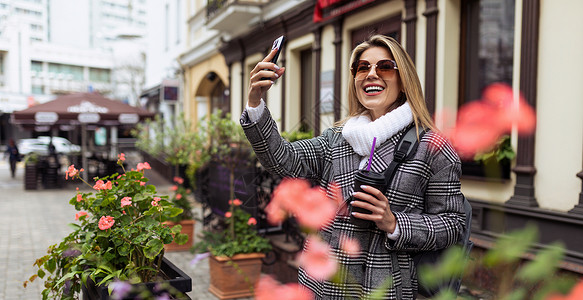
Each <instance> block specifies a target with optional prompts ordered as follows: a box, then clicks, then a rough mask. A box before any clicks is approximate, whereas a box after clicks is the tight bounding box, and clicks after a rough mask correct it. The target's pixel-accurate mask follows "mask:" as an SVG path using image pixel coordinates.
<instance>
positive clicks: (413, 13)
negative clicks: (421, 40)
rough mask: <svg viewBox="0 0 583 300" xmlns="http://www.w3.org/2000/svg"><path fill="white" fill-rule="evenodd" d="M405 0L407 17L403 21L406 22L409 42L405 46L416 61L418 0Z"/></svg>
mask: <svg viewBox="0 0 583 300" xmlns="http://www.w3.org/2000/svg"><path fill="white" fill-rule="evenodd" d="M404 1H405V18H404V19H403V22H404V23H405V31H406V32H407V33H406V35H407V44H406V45H405V48H406V49H407V53H409V56H410V57H411V60H412V61H413V62H415V54H416V51H415V47H416V44H417V43H416V37H417V34H416V31H417V0H404Z"/></svg>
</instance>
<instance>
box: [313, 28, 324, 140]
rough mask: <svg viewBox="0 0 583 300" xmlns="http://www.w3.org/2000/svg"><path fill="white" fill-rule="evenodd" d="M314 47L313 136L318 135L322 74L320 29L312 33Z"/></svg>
mask: <svg viewBox="0 0 583 300" xmlns="http://www.w3.org/2000/svg"><path fill="white" fill-rule="evenodd" d="M313 34H314V45H313V46H312V57H313V59H314V64H315V66H314V69H315V71H316V74H314V75H315V76H314V99H315V101H314V136H318V135H320V84H321V77H320V76H321V74H320V73H322V66H321V64H322V27H318V28H316V30H314V31H313Z"/></svg>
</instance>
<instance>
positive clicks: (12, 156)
mask: <svg viewBox="0 0 583 300" xmlns="http://www.w3.org/2000/svg"><path fill="white" fill-rule="evenodd" d="M7 155H8V156H9V157H8V160H9V161H10V174H11V175H12V178H14V176H15V175H16V163H17V162H19V161H20V152H19V151H18V147H16V143H14V139H10V140H9V141H8V148H6V153H5V154H4V158H6V156H7Z"/></svg>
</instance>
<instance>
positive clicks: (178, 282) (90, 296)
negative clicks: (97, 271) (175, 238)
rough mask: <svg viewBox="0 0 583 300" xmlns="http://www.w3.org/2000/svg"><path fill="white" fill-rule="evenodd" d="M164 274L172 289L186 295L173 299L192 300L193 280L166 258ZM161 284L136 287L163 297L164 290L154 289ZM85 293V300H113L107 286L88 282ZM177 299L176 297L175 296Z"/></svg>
mask: <svg viewBox="0 0 583 300" xmlns="http://www.w3.org/2000/svg"><path fill="white" fill-rule="evenodd" d="M160 269H161V270H162V272H164V273H165V274H166V275H167V276H168V277H169V278H170V279H168V280H166V281H164V283H168V284H170V285H171V286H172V287H174V288H175V289H177V290H178V291H180V292H181V293H183V294H184V296H183V297H181V298H172V299H190V297H188V295H186V293H187V292H190V291H192V279H191V278H190V276H188V275H187V274H186V273H184V272H183V271H182V270H180V269H179V268H178V267H176V266H175V265H174V264H173V263H171V262H170V261H169V260H168V259H166V258H165V257H164V258H162V265H161V267H160ZM158 284H159V282H147V283H138V284H135V286H140V285H141V286H146V288H147V289H148V290H149V291H151V292H152V293H153V294H154V295H161V294H163V293H164V292H165V290H164V289H162V290H157V291H156V292H154V288H155V287H156V286H157V285H158ZM81 290H82V292H83V300H109V299H111V298H110V296H109V293H108V291H107V286H99V287H98V286H95V283H93V282H88V283H87V286H82V288H81ZM135 297H136V295H132V294H130V295H126V297H124V298H123V300H133V299H134V298H135ZM174 297H176V296H174Z"/></svg>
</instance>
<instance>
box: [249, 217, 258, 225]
mask: <svg viewBox="0 0 583 300" xmlns="http://www.w3.org/2000/svg"><path fill="white" fill-rule="evenodd" d="M247 224H248V225H257V220H256V219H255V218H253V217H251V218H249V221H247Z"/></svg>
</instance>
